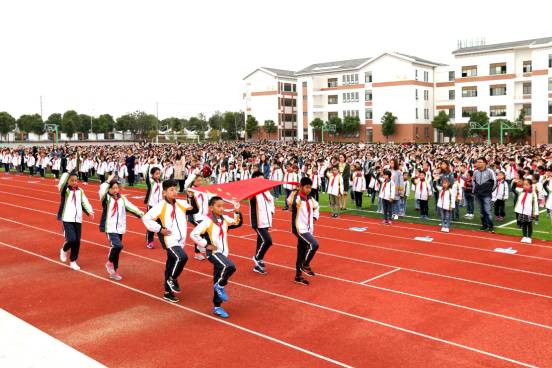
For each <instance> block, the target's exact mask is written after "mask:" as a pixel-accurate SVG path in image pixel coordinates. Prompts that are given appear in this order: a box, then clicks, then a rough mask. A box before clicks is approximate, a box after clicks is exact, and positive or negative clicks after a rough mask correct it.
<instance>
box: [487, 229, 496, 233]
mask: <svg viewBox="0 0 552 368" xmlns="http://www.w3.org/2000/svg"><path fill="white" fill-rule="evenodd" d="M487 231H488V232H490V233H491V234H494V233H495V229H494V227H490V228H488V229H487Z"/></svg>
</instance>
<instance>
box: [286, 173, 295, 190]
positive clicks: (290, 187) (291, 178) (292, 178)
mask: <svg viewBox="0 0 552 368" xmlns="http://www.w3.org/2000/svg"><path fill="white" fill-rule="evenodd" d="M283 181H289V182H292V183H298V182H299V175H297V173H296V172H286V173H285V174H284V180H283ZM295 187H296V185H293V184H284V189H288V190H293V189H295Z"/></svg>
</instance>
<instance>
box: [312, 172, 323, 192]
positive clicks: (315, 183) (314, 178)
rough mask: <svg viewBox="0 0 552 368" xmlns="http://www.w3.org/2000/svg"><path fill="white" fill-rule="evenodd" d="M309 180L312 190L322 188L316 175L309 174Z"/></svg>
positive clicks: (320, 181) (320, 180)
mask: <svg viewBox="0 0 552 368" xmlns="http://www.w3.org/2000/svg"><path fill="white" fill-rule="evenodd" d="M309 178H310V179H311V180H312V189H318V188H320V187H321V186H322V179H320V175H318V174H310V175H309Z"/></svg>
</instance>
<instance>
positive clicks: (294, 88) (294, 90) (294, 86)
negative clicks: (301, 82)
mask: <svg viewBox="0 0 552 368" xmlns="http://www.w3.org/2000/svg"><path fill="white" fill-rule="evenodd" d="M292 87H293V92H297V84H295V83H293V84H292Z"/></svg>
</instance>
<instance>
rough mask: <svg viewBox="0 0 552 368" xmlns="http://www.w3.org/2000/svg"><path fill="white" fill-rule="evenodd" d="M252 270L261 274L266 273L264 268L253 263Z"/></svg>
mask: <svg viewBox="0 0 552 368" xmlns="http://www.w3.org/2000/svg"><path fill="white" fill-rule="evenodd" d="M253 271H254V272H257V273H260V274H261V275H266V271H265V269H264V268H262V267H261V266H257V265H255V267H253Z"/></svg>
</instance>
